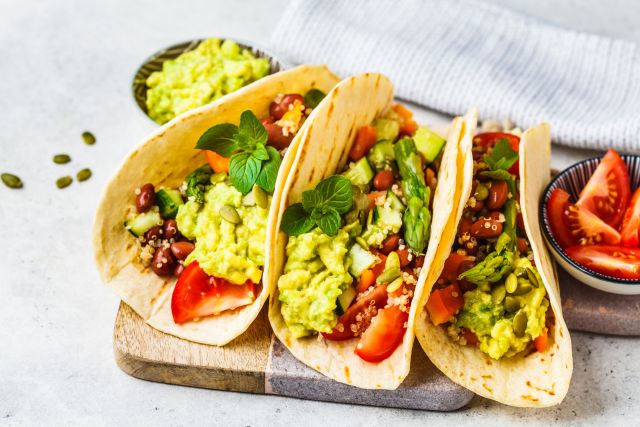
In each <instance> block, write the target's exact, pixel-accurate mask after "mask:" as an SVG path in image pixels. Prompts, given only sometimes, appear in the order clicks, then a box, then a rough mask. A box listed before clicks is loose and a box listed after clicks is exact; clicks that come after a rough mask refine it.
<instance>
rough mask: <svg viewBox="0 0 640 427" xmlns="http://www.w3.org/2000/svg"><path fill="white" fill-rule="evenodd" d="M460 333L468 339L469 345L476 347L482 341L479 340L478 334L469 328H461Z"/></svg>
mask: <svg viewBox="0 0 640 427" xmlns="http://www.w3.org/2000/svg"><path fill="white" fill-rule="evenodd" d="M460 334H461V335H462V336H463V337H464V339H465V340H466V341H467V345H470V346H474V347H475V346H477V345H478V343H479V342H480V341H479V340H478V336H477V335H476V334H474V333H473V332H472V331H471V330H469V329H467V328H460Z"/></svg>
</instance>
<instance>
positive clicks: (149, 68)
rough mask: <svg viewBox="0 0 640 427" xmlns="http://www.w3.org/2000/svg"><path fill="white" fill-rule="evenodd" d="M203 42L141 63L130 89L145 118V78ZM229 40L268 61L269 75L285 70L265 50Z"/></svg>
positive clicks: (184, 45) (193, 42)
mask: <svg viewBox="0 0 640 427" xmlns="http://www.w3.org/2000/svg"><path fill="white" fill-rule="evenodd" d="M204 40H205V39H196V40H191V41H187V42H183V43H179V44H176V45H173V46H170V47H168V48H165V49H162V50H160V51H158V52H156V53H154V54H153V55H151V56H150V57H149V58H147V59H146V60H145V61H144V62H143V63H142V65H141V66H140V68H138V70H137V71H136V74H135V76H134V77H133V84H132V86H131V89H132V91H133V97H134V99H135V100H136V104H138V107H140V109H141V110H142V112H143V113H144V114H145V115H146V116H147V117H149V111H148V110H147V103H146V101H147V78H148V77H149V76H150V75H151V73H153V72H154V71H161V70H162V64H164V61H167V60H169V59H176V58H177V57H178V56H180V55H182V54H183V53H185V52H189V51H191V50H194V49H195V48H196V47H198V45H199V44H200V43H201V42H202V41H204ZM220 40H222V41H224V40H226V38H223V37H220ZM231 40H233V41H235V42H236V43H238V46H240V48H241V49H249V51H251V53H253V55H254V56H255V57H256V58H267V59H268V60H269V65H270V69H269V74H275V73H277V72H278V71H282V70H284V69H285V68H287V66H286V65H285V64H284V62H282V61H280V60H279V59H277V58H276V57H275V56H273V55H272V54H271V53H269V52H267V51H266V50H264V49H262V48H258V47H256V46H253V45H251V44H248V43H247V42H244V41H239V40H236V39H231ZM149 118H150V119H151V117H149ZM152 120H153V119H152ZM154 123H155V121H154Z"/></svg>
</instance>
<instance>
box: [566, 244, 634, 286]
mask: <svg viewBox="0 0 640 427" xmlns="http://www.w3.org/2000/svg"><path fill="white" fill-rule="evenodd" d="M565 252H566V253H567V255H569V257H571V258H572V259H573V260H574V261H575V262H577V263H578V264H580V265H583V266H585V267H587V268H588V269H590V270H593V271H596V272H598V273H601V274H605V275H607V276H612V277H617V278H620V279H630V280H640V249H635V248H625V247H623V246H611V245H587V246H572V247H570V248H568V249H566V250H565Z"/></svg>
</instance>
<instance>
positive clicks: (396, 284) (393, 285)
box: [387, 276, 404, 293]
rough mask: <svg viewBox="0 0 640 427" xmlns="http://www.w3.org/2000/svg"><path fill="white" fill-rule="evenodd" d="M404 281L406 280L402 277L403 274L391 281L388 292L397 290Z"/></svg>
mask: <svg viewBox="0 0 640 427" xmlns="http://www.w3.org/2000/svg"><path fill="white" fill-rule="evenodd" d="M403 283H404V280H403V279H402V276H400V277H398V278H397V279H395V280H394V281H393V282H391V283H389V286H387V292H388V293H391V292H395V291H397V290H398V289H400V286H402V284H403Z"/></svg>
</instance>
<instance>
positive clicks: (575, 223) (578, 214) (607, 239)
mask: <svg viewBox="0 0 640 427" xmlns="http://www.w3.org/2000/svg"><path fill="white" fill-rule="evenodd" d="M568 223H569V229H570V230H569V231H570V232H571V235H572V236H573V237H574V238H577V239H578V242H579V243H580V244H582V245H592V244H595V243H598V244H610V245H617V244H618V243H620V233H618V230H616V229H615V228H613V227H611V226H610V225H609V224H607V223H606V222H604V221H603V220H602V219H600V218H599V217H598V216H596V214H594V213H592V212H591V211H589V210H587V209H585V208H583V207H582V206H578V205H569V208H568Z"/></svg>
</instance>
